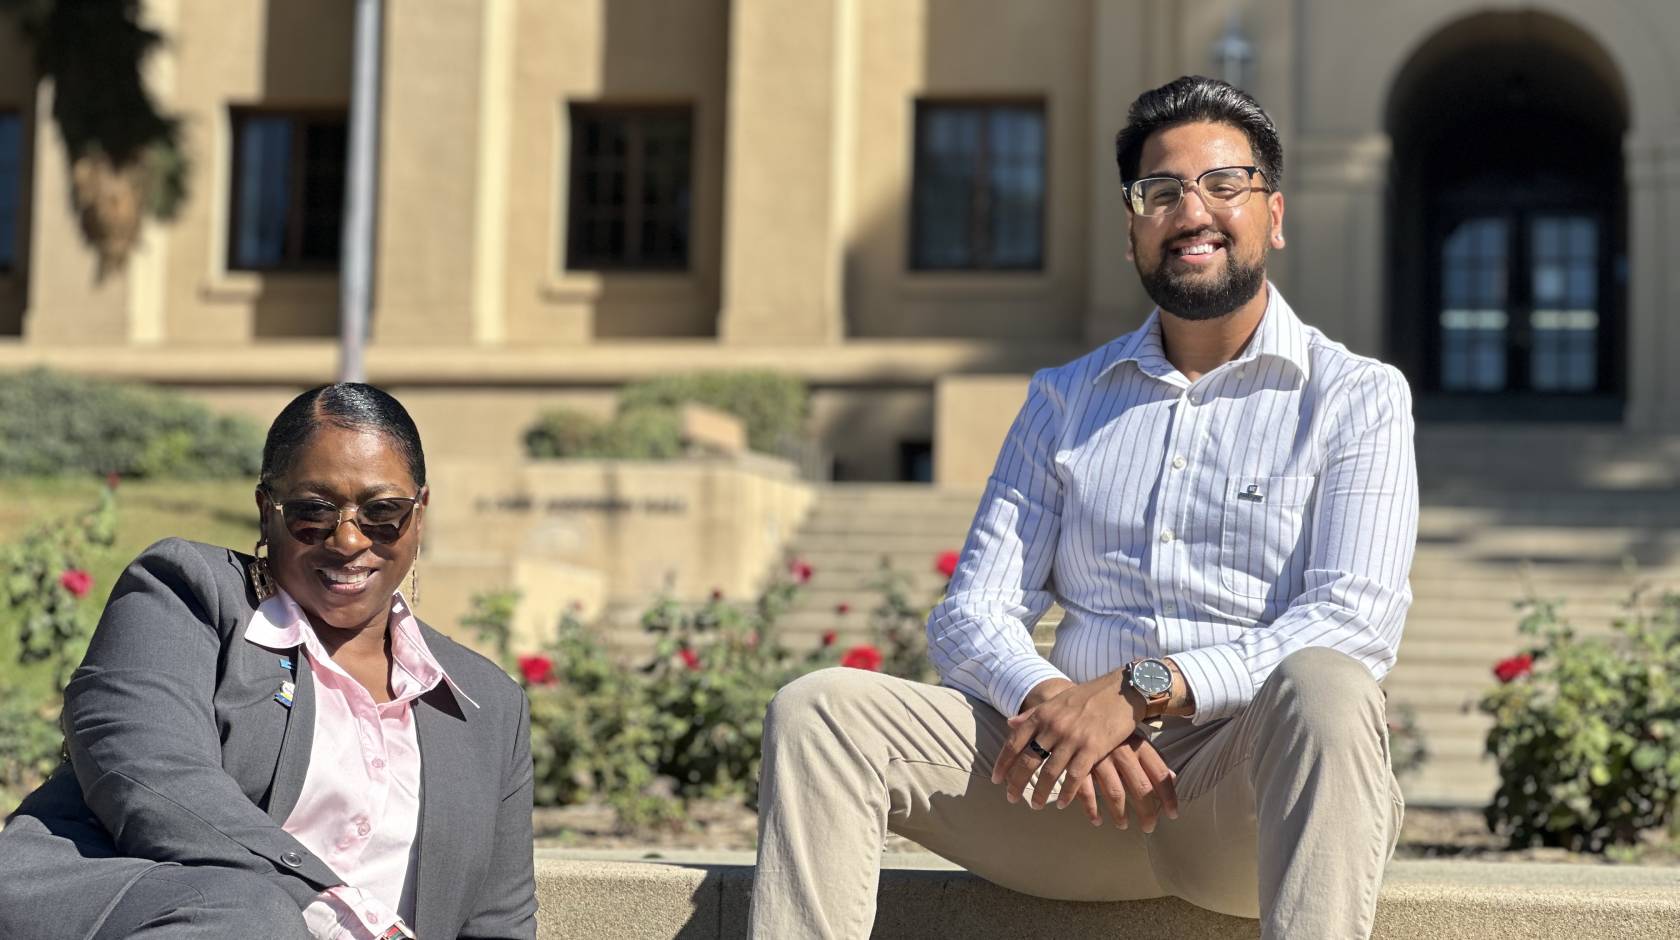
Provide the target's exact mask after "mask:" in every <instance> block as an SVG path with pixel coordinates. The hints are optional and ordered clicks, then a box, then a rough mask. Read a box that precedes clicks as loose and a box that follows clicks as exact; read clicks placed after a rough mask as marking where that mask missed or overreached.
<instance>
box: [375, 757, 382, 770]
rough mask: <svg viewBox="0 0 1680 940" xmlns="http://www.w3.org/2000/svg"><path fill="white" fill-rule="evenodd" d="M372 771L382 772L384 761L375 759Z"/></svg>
mask: <svg viewBox="0 0 1680 940" xmlns="http://www.w3.org/2000/svg"><path fill="white" fill-rule="evenodd" d="M373 769H374V770H384V769H385V761H384V760H382V759H381V758H378V757H375V758H374V759H373Z"/></svg>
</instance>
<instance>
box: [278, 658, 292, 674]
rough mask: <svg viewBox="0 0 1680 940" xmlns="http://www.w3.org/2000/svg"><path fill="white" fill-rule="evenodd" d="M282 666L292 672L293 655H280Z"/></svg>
mask: <svg viewBox="0 0 1680 940" xmlns="http://www.w3.org/2000/svg"><path fill="white" fill-rule="evenodd" d="M280 668H281V669H284V670H286V671H287V672H291V671H292V657H290V656H282V657H280Z"/></svg>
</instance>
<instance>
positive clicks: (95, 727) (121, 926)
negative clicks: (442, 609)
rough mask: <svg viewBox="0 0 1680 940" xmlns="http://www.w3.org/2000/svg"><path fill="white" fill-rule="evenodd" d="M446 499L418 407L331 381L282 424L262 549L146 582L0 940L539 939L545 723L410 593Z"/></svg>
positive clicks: (87, 681) (32, 832) (20, 821)
mask: <svg viewBox="0 0 1680 940" xmlns="http://www.w3.org/2000/svg"><path fill="white" fill-rule="evenodd" d="M428 497H429V494H428V491H427V489H426V465H425V458H424V456H423V454H422V453H421V449H420V435H419V432H418V431H417V430H416V429H415V427H414V422H413V421H412V420H411V419H410V418H409V416H408V413H407V412H406V411H404V410H403V407H402V406H401V405H400V404H398V403H397V401H396V399H394V398H392V397H391V396H389V395H387V394H386V393H384V392H382V391H380V390H378V389H376V388H373V387H371V386H368V385H360V384H354V383H346V384H340V385H332V386H326V387H322V388H317V389H314V390H312V391H309V392H305V393H304V394H303V395H300V396H298V397H297V398H296V399H294V400H293V401H292V403H291V404H289V405H287V406H286V408H285V410H284V411H282V412H281V413H280V416H279V417H278V418H276V419H275V421H274V425H273V427H271V428H270V429H269V432H268V440H267V443H266V444H265V445H264V447H263V468H262V479H261V482H260V483H259V485H258V486H257V492H256V502H257V511H258V512H259V513H260V516H261V529H260V539H259V541H258V542H257V548H256V552H255V557H253V556H250V555H244V554H240V553H238V552H234V551H230V550H228V549H222V548H215V547H212V546H209V545H201V544H197V543H193V542H186V541H182V540H180V539H169V540H166V541H163V542H159V543H158V544H156V545H154V546H152V547H151V548H149V549H147V550H146V551H145V552H144V553H143V554H141V556H140V557H139V558H138V559H136V560H135V561H134V563H133V564H132V565H130V566H129V568H128V570H127V572H125V573H124V574H123V576H122V578H121V580H120V581H118V583H117V585H116V588H115V589H114V590H113V591H112V592H111V599H110V601H109V602H108V603H107V605H106V608H105V613H104V616H103V617H102V618H101V619H100V622H99V628H98V630H97V631H96V632H95V634H94V637H93V641H92V643H91V645H90V646H89V647H88V652H87V657H86V659H85V660H84V661H83V662H82V665H81V667H80V668H79V669H78V670H77V671H76V674H75V676H74V677H73V678H72V679H71V681H70V684H69V686H68V687H67V688H66V689H65V693H64V729H65V737H66V750H67V751H68V753H69V757H70V760H69V762H68V763H66V764H65V765H63V766H61V767H60V768H59V770H58V772H57V773H55V774H54V775H53V776H52V778H51V779H49V780H48V781H47V782H46V783H45V784H44V785H42V787H41V788H40V789H39V790H37V791H35V793H33V794H32V795H30V797H29V798H28V799H26V800H25V801H24V803H23V805H22V806H21V807H19V809H18V811H17V813H16V814H15V815H14V816H13V817H12V818H11V820H10V821H9V823H8V824H7V826H6V828H5V830H4V831H3V832H0V937H6V938H10V940H29V938H42V940H114V938H125V937H136V938H142V937H143V938H152V937H169V938H200V937H202V938H216V940H225V938H230V937H260V938H264V940H269V938H285V940H294V938H296V940H304V938H317V940H319V938H327V937H332V938H363V940H365V938H380V937H400V936H419V937H424V938H426V940H433V938H442V937H485V938H490V937H496V938H503V937H509V938H511V937H525V938H530V937H534V936H535V935H536V897H535V885H534V881H533V877H532V861H531V754H530V735H529V721H530V718H529V708H528V705H527V703H526V701H525V698H524V695H523V693H522V692H521V690H520V688H519V687H518V685H517V684H515V683H514V682H513V680H511V679H510V678H509V677H508V676H507V675H506V674H505V673H504V672H502V671H501V670H500V669H498V668H497V667H496V666H494V665H493V664H491V663H490V662H489V661H488V660H485V659H484V658H482V657H480V656H478V655H476V654H474V653H472V652H469V651H468V650H466V649H464V648H462V647H460V646H457V645H456V644H455V643H453V642H451V641H450V640H448V639H446V638H444V637H443V636H441V635H440V634H438V633H437V632H435V631H433V630H432V629H431V628H430V627H427V626H426V625H425V624H422V623H420V622H419V621H418V620H417V619H415V617H414V615H413V613H412V612H411V611H410V609H409V603H410V601H411V600H412V597H409V598H405V597H404V596H403V595H402V594H401V593H400V591H399V589H400V588H401V586H402V584H403V581H404V579H405V578H411V577H412V572H413V569H414V560H415V556H416V554H418V552H419V550H420V538H421V533H422V530H423V528H424V522H425V509H426V503H427V499H428ZM265 549H266V553H265ZM411 593H412V592H411Z"/></svg>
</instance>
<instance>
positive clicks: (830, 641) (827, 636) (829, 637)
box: [823, 630, 840, 646]
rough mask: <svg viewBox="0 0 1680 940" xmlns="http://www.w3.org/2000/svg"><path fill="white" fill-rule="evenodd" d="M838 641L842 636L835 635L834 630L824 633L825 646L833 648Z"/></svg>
mask: <svg viewBox="0 0 1680 940" xmlns="http://www.w3.org/2000/svg"><path fill="white" fill-rule="evenodd" d="M838 639H840V634H838V633H835V632H834V631H833V630H824V631H823V646H833V645H834V641H835V640H838Z"/></svg>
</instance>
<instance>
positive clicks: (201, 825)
mask: <svg viewBox="0 0 1680 940" xmlns="http://www.w3.org/2000/svg"><path fill="white" fill-rule="evenodd" d="M219 610H220V603H219V597H218V587H217V582H216V575H215V572H214V571H213V569H212V567H211V565H210V563H209V561H208V560H207V559H206V558H205V556H204V555H203V553H201V552H200V551H199V550H198V549H197V548H196V547H194V546H193V545H192V544H190V543H188V542H185V541H182V540H180V539H169V540H166V541H163V542H159V543H158V544H156V545H154V546H152V547H151V548H149V549H147V550H146V551H145V552H143V553H141V555H140V557H139V558H137V559H135V561H134V562H133V564H131V565H129V567H128V570H127V571H125V572H124V573H123V575H122V577H121V579H119V580H118V582H117V585H116V588H115V589H114V590H113V591H112V592H111V599H110V601H109V602H108V603H107V604H106V606H105V613H104V615H103V616H102V617H101V618H100V621H99V627H98V630H97V631H96V632H95V633H94V636H93V641H92V643H91V644H90V645H89V647H88V652H87V657H86V658H85V659H84V660H83V661H82V665H81V667H80V668H78V669H77V670H76V673H75V675H74V676H73V677H72V678H71V680H70V684H69V686H68V687H67V688H66V689H65V691H64V730H65V737H66V743H67V746H68V749H69V752H70V759H71V763H72V764H73V766H74V768H75V771H76V779H77V781H78V782H79V783H80V784H81V788H82V794H83V798H84V799H85V800H86V801H87V805H88V807H89V808H90V809H91V810H93V813H94V815H95V816H97V817H98V818H99V820H100V822H101V823H103V824H104V826H105V828H106V830H107V831H109V832H110V834H111V837H112V839H113V840H114V841H115V843H116V847H117V850H118V851H119V852H121V853H122V854H124V855H130V856H134V857H136V858H145V859H152V860H154V861H160V862H177V863H180V864H183V865H207V866H217V867H224V868H232V869H237V870H240V871H249V872H254V873H256V874H259V875H263V876H265V877H269V878H272V879H273V880H274V881H275V882H276V883H278V884H279V885H280V886H281V887H282V888H283V889H285V890H286V892H287V893H288V894H290V895H292V897H293V898H295V899H297V901H298V907H299V908H300V909H301V908H302V907H303V906H304V905H306V904H308V903H309V902H310V901H311V900H313V899H314V898H315V896H316V895H317V894H319V893H320V892H321V891H322V890H323V889H325V888H328V887H331V886H333V885H336V884H341V883H342V880H341V879H340V878H339V877H338V876H337V875H335V874H333V872H332V870H331V869H330V868H328V867H327V865H326V863H324V862H322V861H321V860H320V859H318V858H316V857H315V856H314V855H312V854H311V853H310V852H309V850H308V849H305V848H304V847H303V845H302V844H300V843H299V842H298V841H297V840H296V839H294V838H292V836H291V835H290V834H288V833H287V832H286V831H285V830H283V829H282V828H281V827H280V825H279V824H278V823H276V822H274V820H272V819H271V818H269V816H268V814H267V813H265V812H263V811H262V810H261V809H259V808H258V807H257V806H256V805H255V804H253V803H252V802H251V801H250V799H248V798H247V797H246V795H245V793H244V792H243V791H242V790H241V789H240V788H239V785H238V784H237V783H236V782H235V781H234V779H233V778H232V777H230V776H229V775H228V774H227V773H226V772H225V771H223V770H222V750H221V740H220V737H219V735H218V732H217V727H216V716H215V708H214V705H213V700H214V696H215V692H216V679H217V663H218V662H219V660H220V658H221V648H222V643H223V642H224V640H223V638H222V636H221V634H220V633H219V632H218V630H217V627H216V624H217V617H218V612H219ZM227 642H238V641H234V640H230V641H227Z"/></svg>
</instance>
